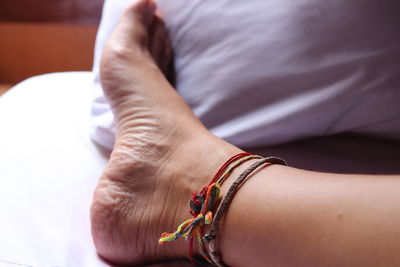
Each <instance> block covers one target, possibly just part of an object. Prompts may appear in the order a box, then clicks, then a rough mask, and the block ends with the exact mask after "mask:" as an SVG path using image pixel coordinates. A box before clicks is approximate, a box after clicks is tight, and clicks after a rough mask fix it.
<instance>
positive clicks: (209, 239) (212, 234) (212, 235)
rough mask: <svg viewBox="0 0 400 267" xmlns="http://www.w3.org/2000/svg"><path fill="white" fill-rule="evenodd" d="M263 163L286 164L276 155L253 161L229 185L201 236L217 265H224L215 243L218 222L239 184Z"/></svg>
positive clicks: (221, 266) (222, 266)
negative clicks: (208, 228)
mask: <svg viewBox="0 0 400 267" xmlns="http://www.w3.org/2000/svg"><path fill="white" fill-rule="evenodd" d="M265 163H270V164H279V165H287V163H286V162H285V161H284V160H283V159H281V158H278V157H267V158H263V159H262V160H260V161H257V162H255V163H253V164H252V165H251V166H250V167H248V168H247V169H246V170H245V171H244V172H242V174H241V175H240V176H239V177H238V178H237V179H236V181H235V182H234V183H233V184H232V185H231V187H230V188H229V190H228V193H226V196H225V197H224V199H223V200H222V202H221V204H220V205H219V207H218V209H217V212H216V213H215V216H214V219H213V221H212V223H211V230H210V231H209V232H208V233H207V234H205V235H204V236H203V241H204V242H205V243H208V244H209V247H208V253H209V256H210V258H211V261H212V262H213V263H214V264H215V265H217V266H218V267H224V266H227V265H225V264H224V263H223V262H222V260H221V258H220V256H219V253H218V249H217V244H216V237H217V234H218V232H219V222H220V221H221V219H222V218H223V217H224V215H225V213H226V211H227V210H228V207H229V205H230V204H231V202H232V199H233V197H234V196H235V194H236V192H237V191H238V190H239V188H240V186H241V185H242V184H243V183H244V182H245V180H246V178H247V177H248V176H249V175H250V174H251V173H252V172H253V171H255V170H256V169H257V168H258V167H260V166H261V165H263V164H265Z"/></svg>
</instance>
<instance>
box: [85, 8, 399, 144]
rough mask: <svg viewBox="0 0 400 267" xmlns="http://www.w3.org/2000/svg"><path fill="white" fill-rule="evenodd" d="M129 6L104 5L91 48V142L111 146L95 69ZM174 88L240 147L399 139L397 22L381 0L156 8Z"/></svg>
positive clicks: (107, 117)
mask: <svg viewBox="0 0 400 267" xmlns="http://www.w3.org/2000/svg"><path fill="white" fill-rule="evenodd" d="M130 2H131V1H130V0H108V1H106V3H105V7H104V10H103V18H102V22H101V25H100V29H99V32H98V37H97V42H96V53H95V54H96V55H95V57H96V59H95V64H94V72H95V74H96V77H97V78H96V80H95V95H96V97H95V100H94V103H93V118H94V126H95V130H94V134H93V138H94V140H95V141H97V142H99V143H101V144H103V145H105V146H107V147H112V142H113V132H114V130H115V129H114V126H113V124H112V114H111V112H110V110H109V107H108V105H107V103H106V102H105V100H104V97H103V96H102V92H101V88H100V84H99V79H98V65H99V64H98V63H99V58H100V56H101V51H102V48H103V45H104V42H105V41H106V39H107V36H108V35H109V33H110V32H111V31H112V29H113V27H114V26H115V24H116V22H117V20H118V17H119V15H120V14H121V12H122V10H123V8H124V7H125V6H126V5H128V3H130ZM158 3H159V8H160V11H161V13H162V14H163V16H164V19H165V22H166V26H167V29H168V31H169V34H170V37H171V40H172V45H173V49H174V53H175V57H176V58H175V67H176V74H177V79H176V80H177V90H178V92H179V93H180V94H181V95H182V97H183V98H184V99H185V100H186V102H187V103H188V104H189V105H190V106H191V108H192V109H193V111H194V112H195V114H196V115H197V116H198V117H199V118H200V120H201V121H202V122H203V123H204V124H205V125H206V126H207V127H208V128H209V129H210V131H211V132H213V133H214V134H216V135H217V136H220V137H222V138H224V139H226V140H228V141H229V142H231V143H233V144H235V145H238V146H241V147H254V146H264V145H273V144H279V143H284V142H288V141H292V140H296V139H300V138H305V137H311V136H318V135H329V134H335V133H340V132H347V131H352V132H358V133H365V134H373V135H378V136H384V137H392V138H399V137H400V106H399V101H400V88H399V87H400V67H399V62H400V35H399V34H398V29H399V27H400V17H399V16H398V14H397V13H396V12H395V10H396V9H395V7H396V6H397V2H396V1H395V0H385V1H380V2H379V3H378V2H377V1H375V0H364V1H347V0H330V1H320V0H303V1H289V0H268V1H266V0H251V1H243V0H219V1H211V0H190V1H187V0H159V1H158Z"/></svg>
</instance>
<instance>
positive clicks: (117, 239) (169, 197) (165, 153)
mask: <svg viewBox="0 0 400 267" xmlns="http://www.w3.org/2000/svg"><path fill="white" fill-rule="evenodd" d="M155 9H156V6H155V4H154V2H153V1H152V0H139V1H136V3H135V4H133V5H132V6H130V7H129V8H128V9H127V10H126V12H125V13H124V15H123V17H122V18H121V21H120V23H119V24H118V26H117V27H116V29H115V31H114V32H113V33H112V35H111V37H110V39H109V41H108V43H107V45H106V47H105V51H104V54H103V58H102V63H101V81H102V85H103V89H104V92H105V95H106V97H107V99H108V101H109V102H110V105H111V107H112V110H113V113H114V116H115V118H116V122H117V140H116V144H115V147H114V150H113V152H112V154H111V158H110V161H109V163H108V165H107V167H106V168H105V170H104V172H103V174H102V176H101V178H100V180H99V184H98V186H97V188H96V190H95V194H94V199H93V203H92V207H91V221H92V235H93V240H94V243H95V246H96V248H97V251H98V253H99V254H100V255H101V256H102V257H103V258H105V259H106V260H108V261H111V262H113V263H118V264H143V263H148V262H157V261H160V260H164V259H179V258H185V257H186V255H187V247H186V243H185V242H182V241H181V242H177V243H175V244H169V245H168V246H159V245H158V242H157V241H158V238H159V237H160V235H161V233H162V232H172V231H174V230H175V229H176V226H177V225H178V224H179V223H180V222H182V221H184V220H185V219H187V218H189V216H190V215H189V212H188V210H189V205H188V204H189V199H190V196H191V192H193V191H195V190H199V189H201V188H202V186H204V185H205V184H206V183H207V182H208V181H209V180H210V179H211V177H212V175H213V174H214V172H215V171H216V170H217V169H218V167H219V166H220V165H221V164H222V163H223V162H224V161H225V160H226V159H227V158H229V157H230V156H232V155H233V154H236V153H238V152H240V150H239V149H237V148H235V147H233V146H231V145H230V144H228V143H226V142H224V141H222V140H220V139H219V138H216V137H214V136H212V135H211V134H210V133H209V132H208V131H207V130H206V129H205V128H204V126H203V125H202V124H201V123H200V122H199V121H198V120H197V118H196V117H195V116H194V114H193V113H192V111H191V110H190V109H189V107H188V106H187V105H186V104H185V103H184V101H183V100H182V99H181V98H180V96H179V95H178V94H177V93H176V91H175V90H174V89H173V88H172V87H171V85H170V84H169V83H168V81H167V79H166V78H165V75H164V74H165V73H167V72H168V68H167V67H168V65H169V63H170V60H171V48H170V46H169V42H168V38H167V35H166V33H165V30H164V28H163V24H162V21H161V19H160V18H159V17H158V16H157V15H155ZM163 73H164V74H163Z"/></svg>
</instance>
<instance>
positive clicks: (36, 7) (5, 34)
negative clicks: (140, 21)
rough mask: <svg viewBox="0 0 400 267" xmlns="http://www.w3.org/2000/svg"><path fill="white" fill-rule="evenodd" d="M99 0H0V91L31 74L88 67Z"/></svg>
mask: <svg viewBox="0 0 400 267" xmlns="http://www.w3.org/2000/svg"><path fill="white" fill-rule="evenodd" d="M103 2H104V0H39V1H38V0H1V1H0V95H1V94H3V93H4V92H5V91H7V90H8V89H9V88H10V87H11V86H12V85H14V84H16V83H18V82H20V81H22V80H24V79H26V78H28V77H31V76H33V75H38V74H43V73H49V72H58V71H73V70H90V69H91V67H92V60H93V50H94V42H95V37H96V31H97V27H98V24H99V22H100V17H101V9H102V5H103Z"/></svg>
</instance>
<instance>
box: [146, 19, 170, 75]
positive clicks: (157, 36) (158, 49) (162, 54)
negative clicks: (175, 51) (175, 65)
mask: <svg viewBox="0 0 400 267" xmlns="http://www.w3.org/2000/svg"><path fill="white" fill-rule="evenodd" d="M149 50H150V53H151V55H152V57H153V59H154V60H155V61H156V63H157V65H158V67H159V68H160V69H161V70H162V71H163V73H164V75H166V76H167V69H168V66H169V63H170V62H171V60H172V49H171V44H170V40H169V38H168V35H167V32H166V29H165V26H164V22H163V21H162V19H161V18H160V17H159V16H155V17H154V21H153V23H152V25H151V28H150V40H149Z"/></svg>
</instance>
